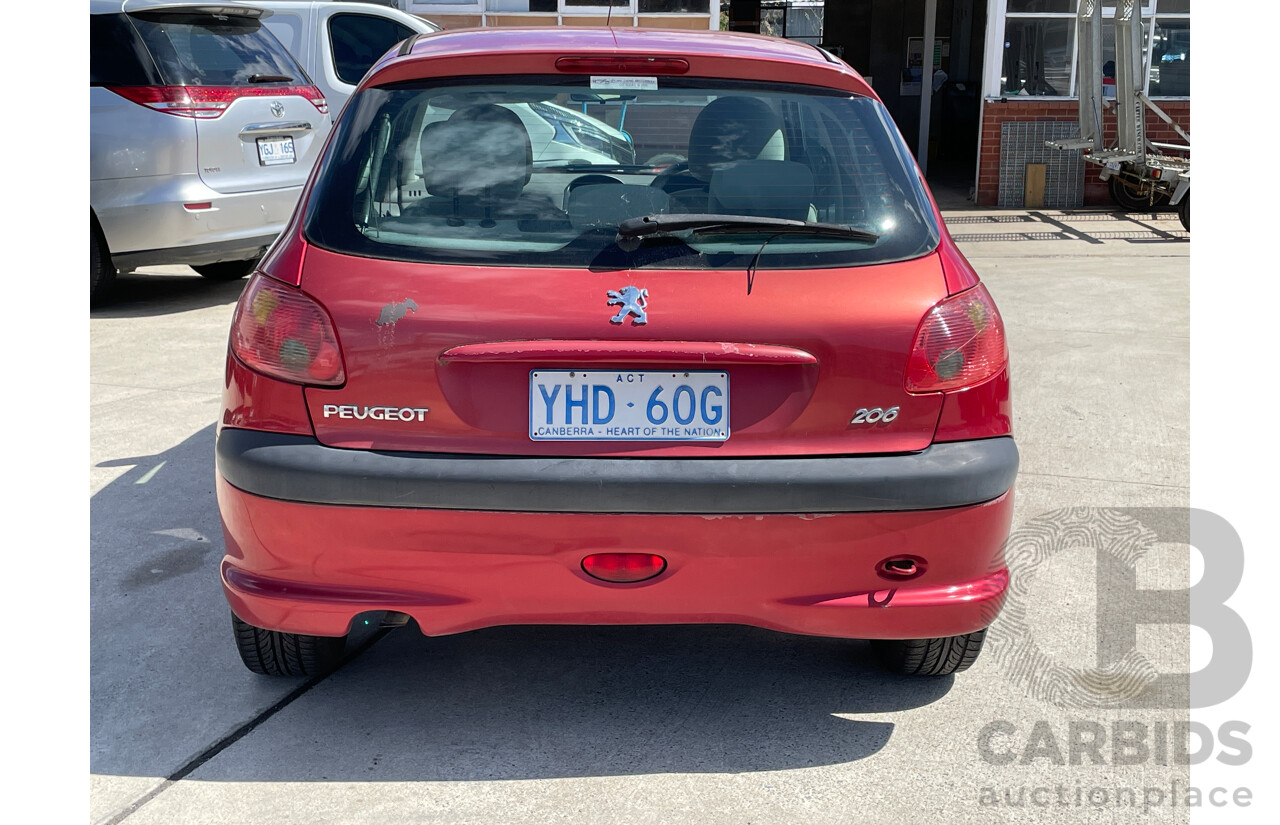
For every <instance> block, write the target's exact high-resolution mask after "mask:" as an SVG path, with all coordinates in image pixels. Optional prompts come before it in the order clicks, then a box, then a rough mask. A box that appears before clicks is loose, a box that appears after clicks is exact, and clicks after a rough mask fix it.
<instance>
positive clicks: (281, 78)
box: [249, 74, 293, 83]
mask: <svg viewBox="0 0 1280 825" xmlns="http://www.w3.org/2000/svg"><path fill="white" fill-rule="evenodd" d="M290 80H293V78H292V77H289V75H287V74H251V75H249V82H250V83H288V82H289V81H290Z"/></svg>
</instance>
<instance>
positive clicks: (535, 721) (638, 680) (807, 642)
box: [90, 425, 953, 781]
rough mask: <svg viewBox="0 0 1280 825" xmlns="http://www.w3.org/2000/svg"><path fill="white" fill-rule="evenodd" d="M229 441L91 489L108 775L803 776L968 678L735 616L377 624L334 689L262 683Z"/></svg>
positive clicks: (99, 742) (94, 690) (101, 768)
mask: <svg viewBox="0 0 1280 825" xmlns="http://www.w3.org/2000/svg"><path fill="white" fill-rule="evenodd" d="M213 444H214V430H213V426H212V425H210V426H209V427H206V428H204V429H202V430H200V431H199V432H197V433H195V434H193V435H192V436H190V437H189V438H187V439H186V440H184V441H183V442H182V443H180V444H178V445H175V446H174V447H172V448H171V449H169V450H166V451H164V452H162V453H160V454H157V455H148V456H134V457H128V458H117V459H112V460H109V461H104V462H102V463H101V465H100V466H104V467H124V468H125V471H124V472H123V474H122V475H120V476H119V477H117V478H115V479H114V480H112V481H111V482H110V483H109V484H107V485H105V486H104V487H103V488H102V489H101V490H99V491H98V492H97V493H96V494H94V495H93V496H92V498H91V502H90V518H91V539H90V546H91V608H90V609H91V648H90V649H91V662H90V684H91V699H90V710H91V715H90V764H91V770H92V772H93V773H95V774H100V775H114V776H151V777H172V776H175V775H186V773H187V772H188V771H191V770H192V769H193V768H194V772H191V773H190V776H191V778H193V779H200V780H214V781H217V780H225V781H307V780H321V779H325V780H340V781H362V780H363V781H407V780H491V779H495V778H502V779H533V778H555V777H571V776H572V777H578V776H611V775H631V774H647V773H654V772H680V773H688V772H716V773H724V772H749V771H769V770H783V769H789V768H802V767H809V766H814V765H832V764H839V763H845V762H850V761H854V760H858V759H863V758H865V757H867V756H870V755H872V754H875V753H876V752H878V751H879V750H881V749H882V748H884V747H885V745H886V744H887V743H888V742H889V740H890V738H891V736H892V734H893V731H894V722H893V721H890V720H886V719H881V718H876V717H877V715H879V714H889V713H893V712H895V711H903V710H908V709H911V708H917V707H920V706H923V705H927V704H930V703H932V702H935V701H937V700H939V699H940V698H942V697H943V696H945V695H946V694H947V693H948V691H949V690H950V689H951V687H952V683H953V680H952V679H951V678H949V677H947V678H941V679H936V680H928V679H924V680H921V679H911V678H906V677H899V676H895V675H892V674H889V673H887V672H885V671H883V670H881V669H879V667H878V666H877V665H876V664H875V661H874V658H873V657H872V655H871V650H870V646H869V645H868V644H867V643H865V642H851V641H845V640H838V639H825V638H813V637H805V636H793V635H788V634H781V633H773V632H769V631H764V630H759V629H755V628H748V627H738V626H728V625H712V626H639V627H591V626H586V627H582V626H571V627H565V626H541V627H502V628H491V629H486V630H479V631H473V632H470V633H464V634H459V635H456V636H447V637H437V638H426V637H424V636H422V635H421V634H420V633H419V632H418V631H417V629H416V628H415V627H413V626H412V625H410V626H409V627H405V628H401V629H398V630H395V631H392V632H390V633H389V634H387V635H385V636H381V637H380V636H378V635H370V632H365V634H364V636H363V638H362V639H355V640H354V641H353V645H352V647H353V648H356V649H357V650H358V653H357V655H354V656H352V657H351V658H349V659H348V661H347V663H346V664H345V665H344V666H343V667H342V668H340V669H339V670H338V671H336V672H335V673H333V674H331V675H329V676H327V677H325V678H323V679H320V680H315V681H313V682H307V681H305V680H300V679H270V678H265V677H261V676H256V675H254V674H252V673H250V672H248V671H247V670H246V669H245V668H244V667H243V666H242V665H241V663H240V661H239V658H238V656H237V654H236V652H235V648H234V645H233V643H232V636H231V627H230V618H229V611H228V610H227V606H226V603H225V601H224V599H223V596H222V592H221V589H220V585H219V579H218V564H219V562H220V560H221V557H222V555H223V543H222V537H221V533H220V527H219V520H218V515H217V505H216V500H215V496H214V489H213ZM362 643H367V646H366V647H364V648H363V649H361V644H362ZM864 716H865V717H870V718H859V717H864ZM246 731H247V732H246ZM237 732H239V733H237ZM240 734H243V735H240Z"/></svg>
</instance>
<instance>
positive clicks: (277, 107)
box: [271, 100, 284, 117]
mask: <svg viewBox="0 0 1280 825" xmlns="http://www.w3.org/2000/svg"><path fill="white" fill-rule="evenodd" d="M271 114H273V115H275V116H276V117H284V104H283V103H281V102H280V101H278V100H273V101H271Z"/></svg>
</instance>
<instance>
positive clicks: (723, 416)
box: [529, 370, 729, 441]
mask: <svg viewBox="0 0 1280 825" xmlns="http://www.w3.org/2000/svg"><path fill="white" fill-rule="evenodd" d="M529 438H531V439H533V440H534V441H725V440H727V439H728V438H729V374H728V373H724V372H680V371H676V372H660V371H657V370H644V371H635V370H572V371H570V370H538V371H536V372H532V373H530V374H529Z"/></svg>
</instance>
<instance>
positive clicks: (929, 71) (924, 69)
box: [916, 0, 938, 175]
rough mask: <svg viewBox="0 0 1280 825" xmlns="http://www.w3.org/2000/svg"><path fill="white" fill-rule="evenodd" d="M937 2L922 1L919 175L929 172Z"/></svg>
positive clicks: (935, 0) (917, 160) (917, 156)
mask: <svg viewBox="0 0 1280 825" xmlns="http://www.w3.org/2000/svg"><path fill="white" fill-rule="evenodd" d="M937 16H938V0H924V65H923V66H921V67H920V141H919V143H918V145H917V148H916V163H918V164H920V174H922V175H924V174H927V173H928V171H929V112H930V110H931V108H932V107H931V104H932V103H933V34H934V24H935V22H936V21H935V20H934V18H935V17H937Z"/></svg>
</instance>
